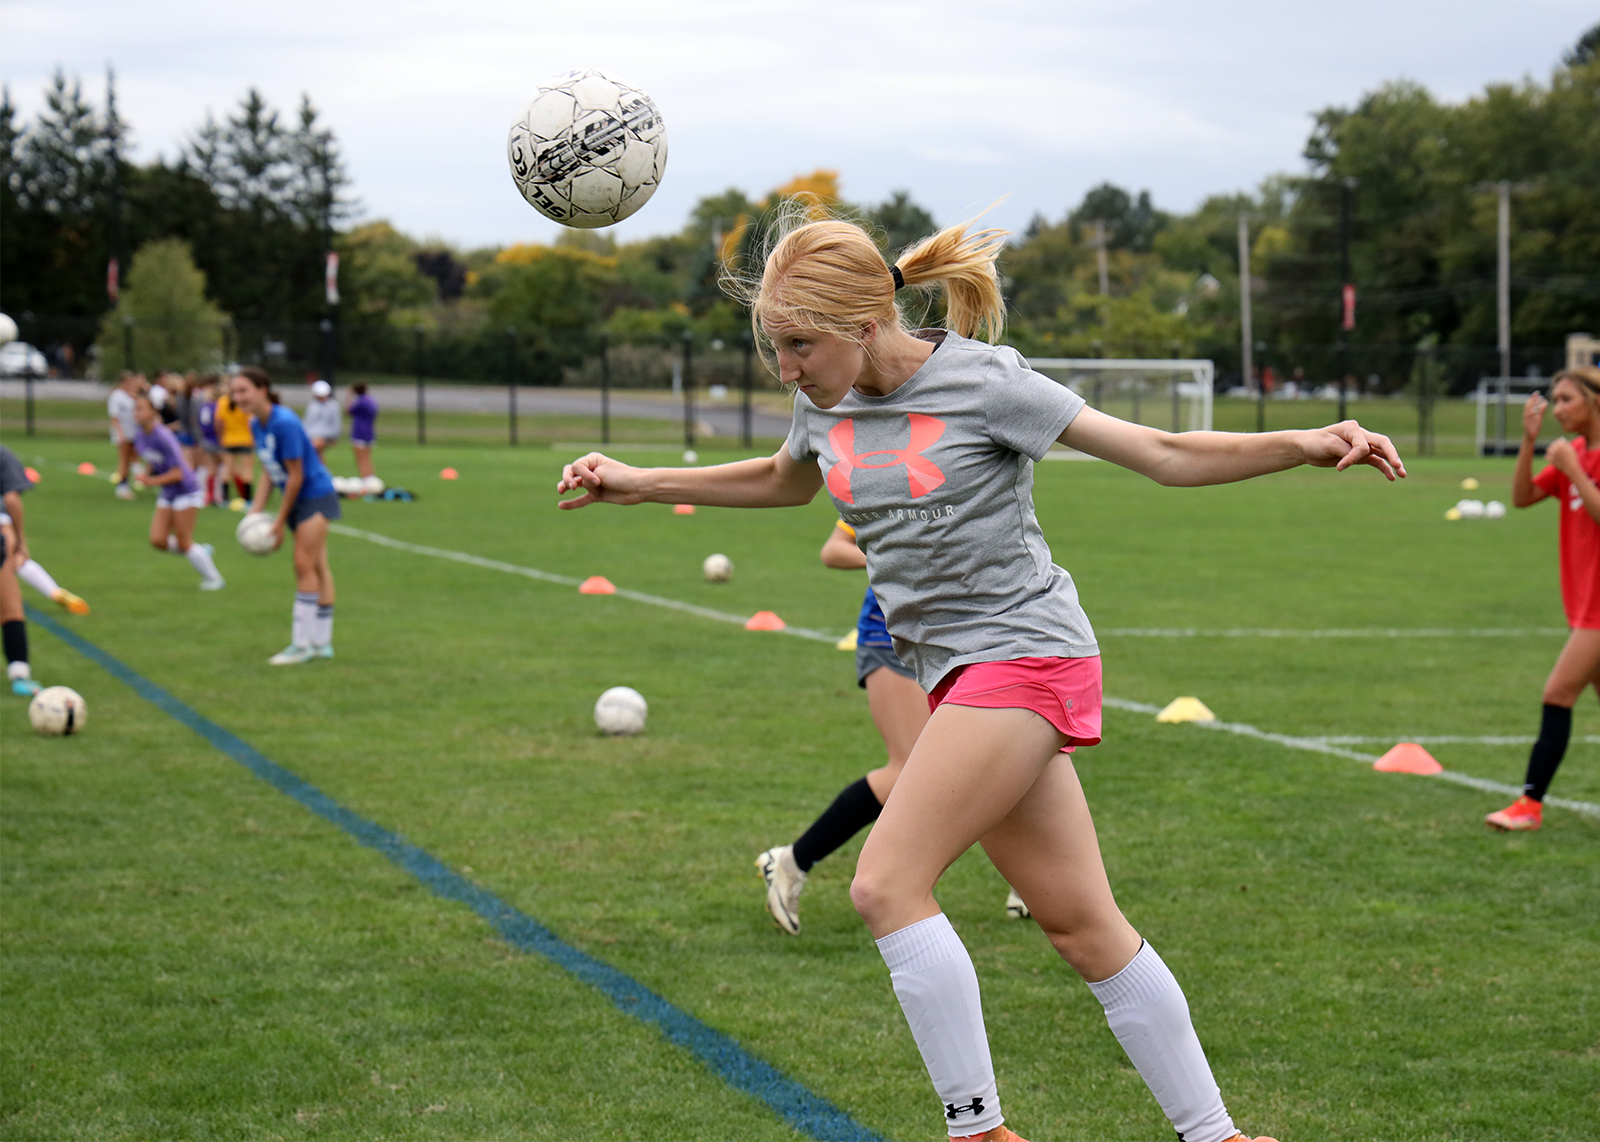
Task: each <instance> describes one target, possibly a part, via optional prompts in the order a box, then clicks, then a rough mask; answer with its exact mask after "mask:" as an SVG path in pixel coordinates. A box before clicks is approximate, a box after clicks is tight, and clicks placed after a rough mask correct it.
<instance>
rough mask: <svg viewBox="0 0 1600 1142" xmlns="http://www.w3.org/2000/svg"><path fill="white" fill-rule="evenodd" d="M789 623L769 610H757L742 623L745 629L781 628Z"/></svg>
mask: <svg viewBox="0 0 1600 1142" xmlns="http://www.w3.org/2000/svg"><path fill="white" fill-rule="evenodd" d="M788 625H789V624H788V623H786V622H784V621H783V620H782V619H780V618H779V617H778V616H777V615H775V614H773V613H772V612H771V611H757V612H756V613H755V614H753V615H751V616H750V621H749V622H747V623H745V624H744V629H745V630H782V629H783V628H784V627H786V626H788Z"/></svg>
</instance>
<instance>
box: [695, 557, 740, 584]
mask: <svg viewBox="0 0 1600 1142" xmlns="http://www.w3.org/2000/svg"><path fill="white" fill-rule="evenodd" d="M700 570H701V571H702V572H704V573H705V577H706V582H707V583H726V582H727V581H728V580H729V579H731V578H733V560H731V559H729V558H728V557H727V556H726V555H722V554H720V553H719V554H717V555H707V556H706V561H705V562H704V563H702V564H701V565H700Z"/></svg>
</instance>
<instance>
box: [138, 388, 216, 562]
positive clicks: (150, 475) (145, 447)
mask: <svg viewBox="0 0 1600 1142" xmlns="http://www.w3.org/2000/svg"><path fill="white" fill-rule="evenodd" d="M133 415H134V418H135V419H136V420H137V421H138V424H139V435H138V436H137V437H135V440H134V443H135V445H136V446H137V448H138V450H139V456H140V458H141V459H142V460H143V461H144V464H145V470H144V471H143V472H142V473H140V475H139V483H141V484H143V485H144V486H145V487H147V488H154V489H156V492H157V496H156V510H155V514H154V515H153V516H151V517H150V546H151V547H154V548H155V549H156V550H157V551H170V552H172V553H173V554H175V555H182V556H183V557H184V558H185V559H187V560H188V561H189V566H191V567H193V568H194V569H195V570H196V571H198V572H199V573H200V589H201V590H202V591H220V590H222V588H224V587H226V586H227V585H228V584H227V583H226V581H224V580H223V578H222V575H221V574H220V573H218V571H217V565H216V563H215V562H213V561H212V558H211V550H212V549H211V545H210V544H209V543H196V542H195V541H194V521H195V517H196V516H197V515H199V513H200V509H201V508H202V507H204V506H205V502H206V494H205V492H204V491H202V490H201V488H200V481H199V480H198V479H197V478H196V477H195V474H194V469H193V468H190V467H189V462H188V461H187V460H185V459H184V458H183V449H182V447H181V446H180V445H179V444H178V438H177V436H175V435H174V434H173V431H172V429H170V428H168V427H167V426H166V425H165V424H162V423H161V414H160V413H159V412H158V411H156V406H155V403H154V402H153V401H151V399H150V397H149V395H148V394H140V396H139V397H138V399H137V401H136V403H135V405H134V410H133Z"/></svg>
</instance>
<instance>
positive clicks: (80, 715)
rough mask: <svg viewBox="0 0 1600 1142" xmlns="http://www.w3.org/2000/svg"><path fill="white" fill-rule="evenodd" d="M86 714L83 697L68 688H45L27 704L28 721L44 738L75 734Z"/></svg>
mask: <svg viewBox="0 0 1600 1142" xmlns="http://www.w3.org/2000/svg"><path fill="white" fill-rule="evenodd" d="M88 713H89V709H88V707H87V706H85V705H84V704H83V695H82V694H80V693H78V692H77V691H76V690H74V689H72V688H71V687H68V686H46V687H45V688H44V689H43V690H40V691H39V692H38V693H37V694H35V695H34V696H33V701H31V702H29V703H28V721H30V722H32V723H33V728H34V729H35V730H36V731H37V732H39V733H41V734H43V735H45V736H46V737H52V738H54V737H60V736H62V735H63V734H75V733H77V732H78V731H79V730H81V729H83V723H84V721H85V720H86V719H87V718H88Z"/></svg>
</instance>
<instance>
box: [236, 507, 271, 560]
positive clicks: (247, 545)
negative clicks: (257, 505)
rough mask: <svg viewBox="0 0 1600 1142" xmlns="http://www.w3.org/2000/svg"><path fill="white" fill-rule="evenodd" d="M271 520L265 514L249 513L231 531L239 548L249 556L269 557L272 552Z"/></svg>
mask: <svg viewBox="0 0 1600 1142" xmlns="http://www.w3.org/2000/svg"><path fill="white" fill-rule="evenodd" d="M272 524H273V518H272V516H270V515H268V514H267V513H266V512H251V513H250V514H249V515H247V516H245V517H244V518H243V519H242V520H240V521H239V526H238V527H236V528H234V529H233V537H234V538H235V539H237V540H238V541H239V546H240V547H242V548H244V549H245V550H246V551H248V552H249V553H250V554H251V555H271V554H272V550H273V534H272Z"/></svg>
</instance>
